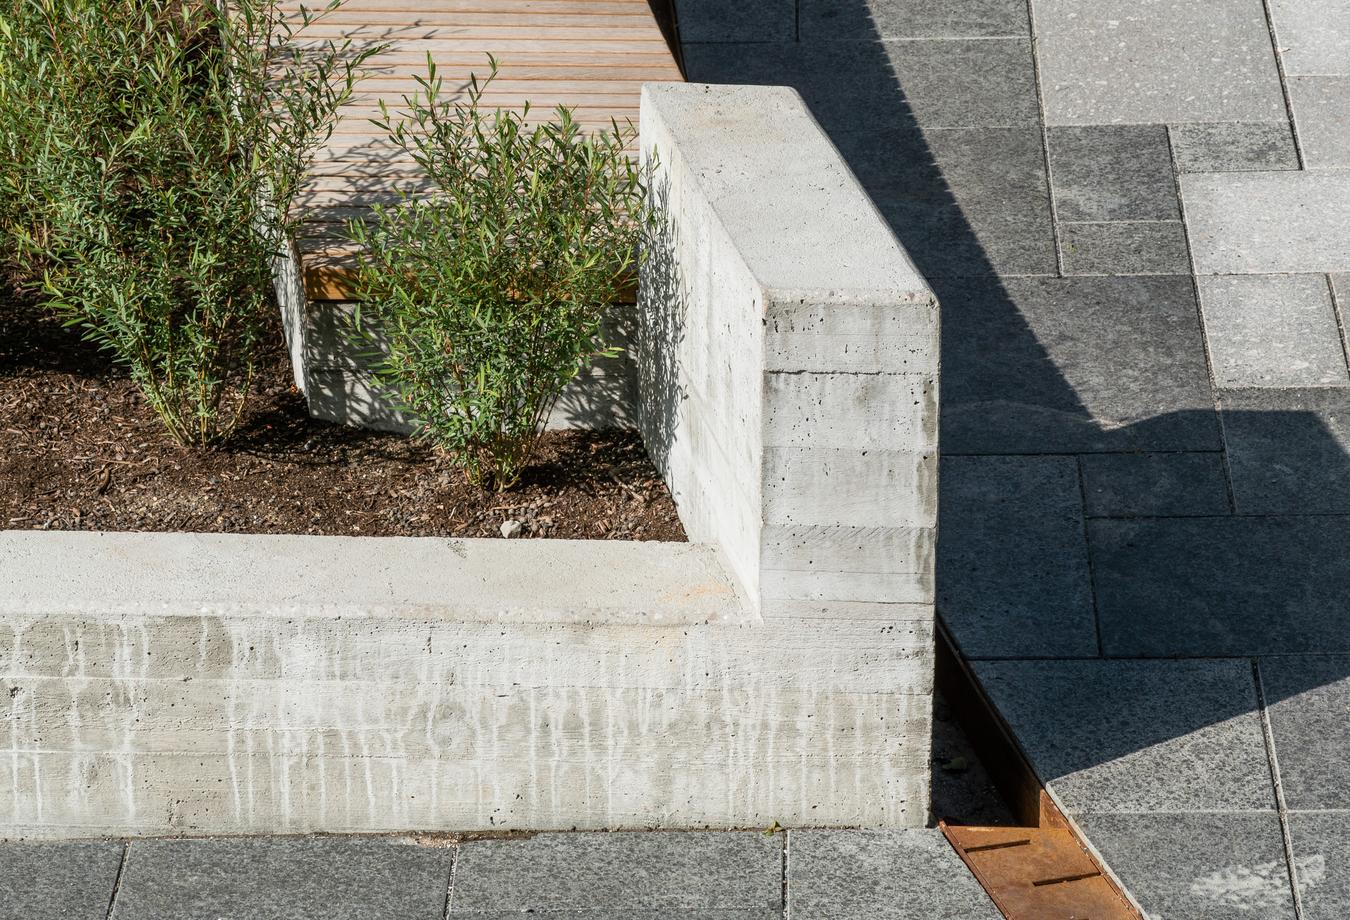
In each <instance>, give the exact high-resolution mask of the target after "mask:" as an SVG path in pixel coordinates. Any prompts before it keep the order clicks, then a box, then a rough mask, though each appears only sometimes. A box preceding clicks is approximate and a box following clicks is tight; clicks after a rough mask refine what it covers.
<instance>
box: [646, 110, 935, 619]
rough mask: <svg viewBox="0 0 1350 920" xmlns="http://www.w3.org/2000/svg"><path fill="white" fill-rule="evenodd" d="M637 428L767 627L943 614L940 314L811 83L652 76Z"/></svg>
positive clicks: (695, 533)
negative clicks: (698, 81) (811, 95)
mask: <svg viewBox="0 0 1350 920" xmlns="http://www.w3.org/2000/svg"><path fill="white" fill-rule="evenodd" d="M642 144H643V151H644V157H645V158H646V161H647V163H648V168H649V171H650V174H651V181H652V188H653V192H654V195H655V198H656V201H657V205H658V207H659V208H660V210H661V212H662V213H663V214H664V221H665V227H664V232H663V233H662V235H661V238H660V240H659V241H658V242H657V243H656V244H655V245H654V246H653V247H652V251H651V252H650V254H649V258H648V261H647V263H646V264H645V266H644V274H643V278H642V285H641V287H640V295H639V299H640V304H639V307H640V310H639V347H638V356H639V367H640V377H639V401H638V405H639V422H640V427H641V429H642V431H643V434H644V437H645V438H646V441H647V444H648V448H649V450H650V451H651V453H652V455H653V456H654V457H655V458H656V459H657V462H658V464H659V465H660V467H661V469H662V471H663V472H664V474H665V476H666V478H667V481H668V482H669V483H670V485H671V488H672V491H673V492H674V494H675V499H676V502H677V504H678V506H679V509H680V516H681V518H682V519H683V520H684V522H685V527H686V529H687V530H688V532H689V534H690V536H691V538H692V539H695V540H702V541H706V542H709V543H713V544H715V545H717V546H719V547H721V549H722V550H723V551H724V552H725V554H726V557H727V559H728V560H729V564H730V567H731V569H732V571H733V573H734V574H735V576H736V578H737V579H738V581H739V582H740V584H741V585H742V586H743V588H744V590H745V591H746V593H747V596H748V597H749V598H750V599H751V602H752V604H753V605H754V606H755V607H756V608H757V609H758V610H759V611H760V612H761V613H762V614H763V616H764V617H765V618H766V619H770V620H777V619H796V618H801V617H832V616H846V617H855V616H866V617H875V618H878V619H894V620H896V621H898V622H911V621H927V620H930V619H931V618H932V616H933V552H934V545H935V533H936V512H937V419H938V309H937V302H936V300H935V298H934V296H933V293H932V291H931V290H929V288H928V285H927V284H926V283H925V282H924V280H923V278H922V277H921V276H920V275H919V273H918V271H917V270H916V269H915V268H914V265H913V263H912V262H911V261H910V260H909V257H908V256H907V254H906V253H905V251H904V249H903V247H902V246H901V245H900V243H899V241H898V240H896V238H895V236H894V234H892V232H891V230H890V228H889V227H888V226H887V225H886V223H885V222H884V221H883V220H882V218H881V217H880V215H879V214H878V213H877V211H876V209H875V207H874V206H873V205H872V202H871V200H870V199H869V198H868V197H867V195H866V194H865V193H864V192H863V190H862V189H861V187H860V186H859V185H858V183H857V181H856V179H855V178H854V177H853V175H852V174H851V173H850V172H849V170H848V168H847V167H846V166H845V165H844V163H843V161H842V159H841V158H840V156H839V154H838V152H837V151H836V150H835V148H834V146H833V145H832V144H831V143H830V141H829V140H828V139H827V138H826V137H825V135H824V133H823V132H822V131H821V129H820V127H819V126H818V125H817V124H816V122H815V121H814V119H812V117H811V115H810V114H809V113H808V112H807V110H806V108H805V106H804V105H803V103H802V101H801V99H800V98H799V97H798V96H797V94H796V93H795V92H793V91H792V90H790V89H786V88H775V87H728V86H700V85H685V84H652V85H648V86H647V87H646V88H645V90H644V93H643V102H642Z"/></svg>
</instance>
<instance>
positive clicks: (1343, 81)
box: [1289, 74, 1350, 169]
mask: <svg viewBox="0 0 1350 920" xmlns="http://www.w3.org/2000/svg"><path fill="white" fill-rule="evenodd" d="M1289 102H1290V105H1291V106H1292V107H1293V109H1294V125H1295V127H1296V128H1297V129H1298V139H1299V143H1300V144H1302V145H1303V157H1304V159H1305V160H1306V161H1307V164H1308V168H1309V169H1326V168H1332V169H1345V168H1347V167H1350V74H1348V75H1346V76H1319V77H1290V78H1289Z"/></svg>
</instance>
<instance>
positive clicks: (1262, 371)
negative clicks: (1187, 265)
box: [1197, 275, 1350, 387]
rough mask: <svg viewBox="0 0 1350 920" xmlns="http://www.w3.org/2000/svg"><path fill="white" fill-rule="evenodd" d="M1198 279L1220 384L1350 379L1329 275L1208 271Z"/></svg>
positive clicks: (1318, 382)
mask: <svg viewBox="0 0 1350 920" xmlns="http://www.w3.org/2000/svg"><path fill="white" fill-rule="evenodd" d="M1197 285H1198V287H1199V289H1200V308H1201V312H1202V313H1203V315H1204V320H1205V337H1206V341H1207V342H1208V344H1209V356H1210V362H1211V365H1212V367H1213V369H1214V381H1215V383H1216V384H1217V385H1218V386H1220V387H1297V386H1332V385H1350V372H1347V370H1346V363H1345V350H1344V348H1343V347H1342V345H1341V332H1340V327H1339V325H1338V324H1337V322H1336V313H1335V310H1334V309H1333V308H1332V304H1331V290H1330V288H1329V287H1328V285H1327V279H1326V277H1325V276H1324V275H1202V276H1201V277H1200V278H1198V279H1197Z"/></svg>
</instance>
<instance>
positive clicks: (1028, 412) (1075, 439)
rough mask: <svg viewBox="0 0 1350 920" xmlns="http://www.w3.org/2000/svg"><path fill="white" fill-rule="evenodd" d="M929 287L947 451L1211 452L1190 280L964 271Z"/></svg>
mask: <svg viewBox="0 0 1350 920" xmlns="http://www.w3.org/2000/svg"><path fill="white" fill-rule="evenodd" d="M934 289H935V291H936V293H937V295H938V302H939V303H941V304H942V330H943V332H942V349H943V384H942V444H943V449H944V450H945V451H947V452H948V453H1069V452H1087V451H1122V450H1214V449H1217V448H1218V447H1219V432H1218V421H1217V416H1216V413H1215V411H1214V400H1213V396H1212V394H1211V391H1210V383H1209V370H1208V368H1207V366H1206V363H1205V352H1204V343H1203V341H1202V338H1201V335H1200V319H1199V316H1198V311H1197V309H1196V303H1195V291H1194V286H1193V284H1192V281H1191V279H1190V278H1189V277H1187V276H1185V275H1178V276H1159V277H1147V276H1134V277H1121V278H1085V277H1080V278H1004V279H1001V282H992V283H991V282H988V281H985V280H984V279H978V278H970V279H964V280H962V281H958V282H952V283H946V282H941V283H937V282H935V284H934Z"/></svg>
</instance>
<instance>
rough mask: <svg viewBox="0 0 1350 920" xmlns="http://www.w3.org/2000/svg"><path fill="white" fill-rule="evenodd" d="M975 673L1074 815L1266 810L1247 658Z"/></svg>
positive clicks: (1043, 665) (1012, 665)
mask: <svg viewBox="0 0 1350 920" xmlns="http://www.w3.org/2000/svg"><path fill="white" fill-rule="evenodd" d="M975 671H976V674H977V675H978V676H979V678H980V681H981V683H982V684H983V685H984V688H985V690H986V692H988V693H989V695H990V698H991V699H992V700H993V701H994V703H995V705H997V706H998V708H999V711H1000V712H1001V713H1002V714H1003V716H1004V718H1005V719H1007V721H1008V724H1009V726H1010V727H1011V728H1012V730H1013V732H1014V733H1015V734H1016V736H1017V739H1018V741H1019V742H1020V743H1021V745H1022V749H1023V750H1024V751H1026V753H1027V756H1028V757H1029V758H1030V760H1031V764H1032V766H1033V767H1034V768H1035V770H1036V772H1037V773H1038V774H1039V775H1040V777H1041V779H1042V780H1044V781H1046V783H1047V785H1048V786H1049V788H1050V791H1051V792H1052V793H1053V794H1054V795H1055V796H1056V797H1057V798H1058V800H1059V801H1060V803H1061V805H1062V806H1063V807H1065V808H1066V809H1067V810H1068V811H1069V812H1070V813H1071V814H1073V815H1085V814H1097V813H1102V812H1133V813H1173V812H1201V811H1215V812H1217V811H1235V812H1236V811H1269V810H1273V809H1274V807H1275V794H1274V789H1273V786H1272V784H1271V778H1270V767H1269V765H1268V763H1267V760H1266V750H1265V744H1264V740H1263V733H1262V728H1261V719H1260V716H1259V714H1258V710H1257V697H1256V687H1255V682H1254V680H1253V678H1252V668H1251V664H1250V663H1249V662H1246V661H1104V660H1096V661H984V662H976V664H975Z"/></svg>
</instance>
